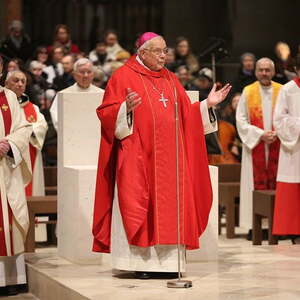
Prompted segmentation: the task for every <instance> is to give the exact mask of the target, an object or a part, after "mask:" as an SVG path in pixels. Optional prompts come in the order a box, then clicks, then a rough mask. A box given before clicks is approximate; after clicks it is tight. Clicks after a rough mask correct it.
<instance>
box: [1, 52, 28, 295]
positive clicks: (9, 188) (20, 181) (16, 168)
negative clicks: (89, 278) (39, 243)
mask: <svg viewBox="0 0 300 300" xmlns="http://www.w3.org/2000/svg"><path fill="white" fill-rule="evenodd" d="M1 73H2V59H1V57H0V74H1ZM31 133H32V126H31V125H30V123H28V122H27V121H26V120H25V118H24V115H23V114H22V111H21V109H20V107H19V103H18V100H17V97H16V95H15V93H14V92H12V91H10V90H8V89H6V88H3V87H0V208H1V212H0V289H1V291H2V292H3V293H5V294H15V293H17V292H18V290H17V288H16V285H19V284H25V283H26V273H25V262H24V255H23V254H22V253H23V252H24V242H25V239H26V234H27V231H28V226H29V219H28V209H27V203H26V196H25V190H24V182H25V183H28V182H29V181H30V180H31V166H30V157H29V151H28V150H29V147H28V145H29V138H30V135H31Z"/></svg>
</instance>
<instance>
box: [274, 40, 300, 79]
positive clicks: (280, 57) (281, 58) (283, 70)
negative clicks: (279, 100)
mask: <svg viewBox="0 0 300 300" xmlns="http://www.w3.org/2000/svg"><path fill="white" fill-rule="evenodd" d="M275 55H276V56H275V59H274V61H275V76H274V81H276V82H279V83H281V84H285V83H287V82H288V81H290V80H291V79H293V78H295V77H296V73H295V70H294V66H295V60H294V59H293V58H292V56H291V50H290V47H289V45H288V44H287V43H284V42H278V43H277V44H276V46H275Z"/></svg>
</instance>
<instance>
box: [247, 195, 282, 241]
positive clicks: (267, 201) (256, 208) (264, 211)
mask: <svg viewBox="0 0 300 300" xmlns="http://www.w3.org/2000/svg"><path fill="white" fill-rule="evenodd" d="M274 205H275V191H274V190H263V191H258V190H255V191H253V226H252V228H253V238H252V244H253V245H261V243H262V227H261V221H262V218H267V219H268V241H269V245H276V244H278V238H277V237H276V236H274V235H272V228H273V216H274Z"/></svg>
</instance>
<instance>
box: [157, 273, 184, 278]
mask: <svg viewBox="0 0 300 300" xmlns="http://www.w3.org/2000/svg"><path fill="white" fill-rule="evenodd" d="M154 274H155V278H160V279H176V278H178V272H157V273H154ZM181 276H182V275H181Z"/></svg>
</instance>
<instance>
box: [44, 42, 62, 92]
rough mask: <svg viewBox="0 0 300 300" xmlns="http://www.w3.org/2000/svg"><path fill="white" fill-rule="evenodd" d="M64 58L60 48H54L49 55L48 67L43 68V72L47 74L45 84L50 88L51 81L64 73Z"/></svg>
mask: <svg viewBox="0 0 300 300" xmlns="http://www.w3.org/2000/svg"><path fill="white" fill-rule="evenodd" d="M63 57H64V49H63V47H61V46H56V47H54V48H53V49H52V52H51V53H50V61H49V66H47V67H46V68H44V70H43V72H44V73H46V74H47V82H48V83H49V85H50V86H52V85H53V81H54V79H55V78H56V77H57V76H60V75H62V74H63V73H64V70H63V66H62V63H61V61H62V59H63Z"/></svg>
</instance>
